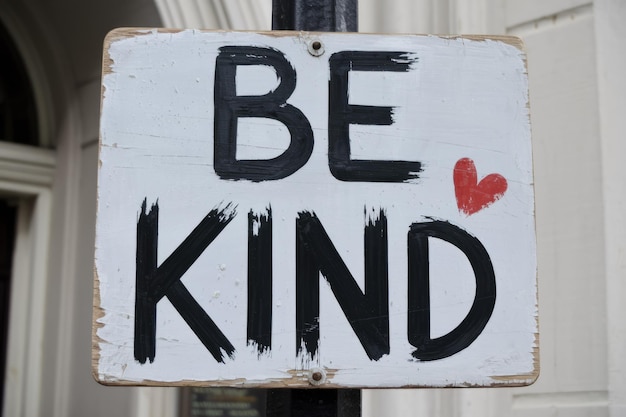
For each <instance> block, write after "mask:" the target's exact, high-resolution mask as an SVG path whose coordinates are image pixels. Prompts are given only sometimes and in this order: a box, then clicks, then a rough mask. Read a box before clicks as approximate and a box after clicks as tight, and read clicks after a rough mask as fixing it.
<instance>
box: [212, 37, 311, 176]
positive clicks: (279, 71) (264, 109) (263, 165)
mask: <svg viewBox="0 0 626 417" xmlns="http://www.w3.org/2000/svg"><path fill="white" fill-rule="evenodd" d="M240 65H267V66H270V67H272V68H274V70H275V71H276V75H277V76H278V79H279V80H280V84H279V85H278V87H276V89H275V90H274V91H271V92H269V93H267V94H264V95H260V96H238V95H237V91H236V82H235V75H236V72H237V67H238V66H240ZM295 88H296V71H295V69H294V68H293V67H292V66H291V64H290V63H289V61H287V59H286V58H285V56H284V55H283V54H282V53H281V52H279V51H277V50H275V49H270V48H258V47H252V46H224V47H222V48H220V53H219V55H218V56H217V59H216V61H215V86H214V103H215V126H214V134H215V138H214V143H215V145H214V162H213V163H214V168H215V172H216V173H217V175H219V177H220V178H222V179H231V180H242V179H246V180H250V181H267V180H278V179H281V178H285V177H288V176H289V175H291V174H293V173H294V172H296V171H297V170H298V169H300V168H301V167H302V166H304V164H306V162H307V161H308V160H309V158H310V156H311V153H312V152H313V130H312V129H311V125H310V124H309V121H308V120H307V118H306V117H305V116H304V114H303V113H302V112H301V111H300V110H299V109H298V108H296V107H294V106H292V105H291V104H287V99H288V98H289V96H290V95H291V93H293V91H294V89H295ZM242 117H262V118H269V119H274V120H278V121H280V122H281V123H283V124H284V125H285V126H286V127H287V129H288V130H289V134H290V135H291V142H290V144H289V147H288V148H287V149H286V150H285V151H284V152H283V153H282V154H281V155H279V156H277V157H275V158H272V159H266V160H262V159H259V160H256V159H251V160H238V159H237V158H236V153H237V122H238V119H239V118H242Z"/></svg>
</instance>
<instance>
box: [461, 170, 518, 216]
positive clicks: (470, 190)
mask: <svg viewBox="0 0 626 417" xmlns="http://www.w3.org/2000/svg"><path fill="white" fill-rule="evenodd" d="M453 177H454V192H455V194H456V204H457V206H458V207H459V210H460V211H462V212H463V213H465V214H467V215H468V216H470V215H472V214H474V213H476V212H477V211H480V210H482V209H484V208H485V207H487V206H489V205H490V204H492V203H494V202H495V201H497V200H498V199H499V198H500V197H502V196H503V195H504V193H505V191H506V188H507V182H506V179H505V178H504V177H503V176H502V175H500V174H489V175H487V176H486V177H485V178H483V179H482V180H481V181H480V182H478V175H477V174H476V166H475V165H474V161H472V160H471V159H470V158H461V159H459V160H458V161H457V163H456V165H454V174H453Z"/></svg>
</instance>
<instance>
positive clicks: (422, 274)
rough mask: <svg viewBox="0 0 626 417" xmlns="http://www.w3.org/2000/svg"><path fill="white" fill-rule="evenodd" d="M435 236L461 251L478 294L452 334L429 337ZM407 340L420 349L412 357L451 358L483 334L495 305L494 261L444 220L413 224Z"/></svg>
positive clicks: (473, 238) (467, 235)
mask: <svg viewBox="0 0 626 417" xmlns="http://www.w3.org/2000/svg"><path fill="white" fill-rule="evenodd" d="M429 237H434V238H437V239H442V240H444V241H446V242H449V243H451V244H452V245H454V246H456V247H457V248H458V249H460V250H461V251H462V252H463V253H464V254H465V256H467V259H468V260H469V262H470V265H471V266H472V269H473V271H474V276H475V278H476V294H475V296H474V302H473V304H472V307H471V308H470V311H469V313H468V314H467V316H465V318H464V319H463V321H461V323H460V324H459V325H458V326H457V327H456V328H455V329H454V330H452V331H451V332H449V333H447V334H445V335H443V336H441V337H438V338H435V339H431V337H430V292H429V291H430V290H429V285H430V277H429V257H428V256H429V254H428V238H429ZM408 258H409V273H408V281H409V282H408V296H409V300H408V302H409V317H408V339H409V343H411V345H412V346H414V347H416V348H417V349H416V350H415V351H414V352H413V356H414V357H415V358H417V359H420V360H423V361H432V360H436V359H443V358H446V357H448V356H452V355H454V354H455V353H458V352H460V351H461V350H463V349H465V348H466V347H468V346H469V345H470V344H472V342H474V340H476V338H477V337H478V335H480V333H481V332H482V331H483V329H484V328H485V326H486V325H487V322H488V321H489V318H490V317H491V314H492V313H493V309H494V306H495V303H496V278H495V273H494V270H493V265H492V263H491V259H490V257H489V254H488V253H487V250H486V249H485V247H484V246H483V245H482V243H480V241H479V240H478V239H477V238H476V237H474V236H472V235H470V234H469V233H467V232H466V231H464V230H463V229H461V228H459V227H457V226H454V225H452V224H450V223H448V222H444V221H430V222H424V223H413V224H412V225H411V226H410V228H409V233H408Z"/></svg>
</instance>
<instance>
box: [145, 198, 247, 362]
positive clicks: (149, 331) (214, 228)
mask: <svg viewBox="0 0 626 417" xmlns="http://www.w3.org/2000/svg"><path fill="white" fill-rule="evenodd" d="M229 210H230V207H229V206H227V207H226V208H224V209H222V210H218V209H213V210H211V211H210V212H209V214H207V215H206V217H204V219H202V221H201V222H200V224H198V226H196V227H195V229H193V231H192V232H191V233H190V234H189V236H187V237H186V238H185V240H183V242H182V243H181V244H180V245H179V246H178V247H177V248H176V249H175V250H174V251H173V252H172V253H171V254H170V256H169V257H168V258H167V259H166V260H165V261H163V263H162V264H161V266H159V267H158V268H157V253H158V230H159V229H158V223H159V206H158V204H156V203H155V204H153V205H152V207H151V208H150V211H149V212H147V213H146V200H144V201H143V204H142V206H141V214H140V215H139V220H138V221H137V258H136V262H137V269H136V290H135V341H134V354H135V359H136V360H137V361H139V362H140V363H146V360H150V362H153V361H154V357H155V351H156V305H157V303H158V302H159V301H160V300H161V299H162V298H163V297H167V298H168V299H169V301H170V302H171V303H172V305H173V306H174V308H176V310H177V311H178V312H179V314H180V315H181V316H182V318H183V319H184V320H185V322H186V323H187V324H188V325H189V327H190V328H191V329H192V330H193V332H194V333H195V334H196V336H198V338H199V339H200V341H201V342H202V343H203V344H204V346H205V347H206V348H207V349H208V350H209V352H210V353H211V354H212V355H213V357H214V358H215V360H217V361H218V362H224V356H223V353H222V350H223V351H224V352H226V354H227V355H228V356H230V357H232V355H233V354H234V352H235V348H234V347H233V345H232V344H231V343H230V341H228V339H227V338H226V336H225V335H224V334H223V333H222V332H221V330H220V329H219V328H218V327H217V325H216V324H215V322H213V320H212V319H211V318H210V317H209V316H208V314H206V312H205V311H204V310H203V309H202V307H201V306H200V304H198V302H197V301H196V300H195V299H194V298H193V297H192V296H191V294H190V293H189V291H188V290H187V288H186V287H185V286H184V285H183V283H182V282H181V281H180V279H181V278H182V276H183V274H185V272H187V270H188V269H189V268H190V267H191V265H192V264H193V263H194V262H195V261H196V259H198V257H199V256H200V255H201V254H202V252H204V250H205V249H206V248H207V247H208V246H209V245H210V244H211V242H213V240H214V239H215V238H216V237H217V236H218V235H219V234H220V232H221V231H222V230H224V228H225V227H226V225H228V223H230V221H231V220H232V219H233V218H234V217H235V212H234V211H230V212H229Z"/></svg>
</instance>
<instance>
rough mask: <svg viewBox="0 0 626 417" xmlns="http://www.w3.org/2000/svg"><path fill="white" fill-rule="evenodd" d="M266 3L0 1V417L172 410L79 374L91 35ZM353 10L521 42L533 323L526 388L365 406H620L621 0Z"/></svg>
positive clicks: (623, 253) (625, 241)
mask: <svg viewBox="0 0 626 417" xmlns="http://www.w3.org/2000/svg"><path fill="white" fill-rule="evenodd" d="M270 15H271V1H270V0H109V1H98V0H52V1H51V0H0V54H1V58H0V280H1V282H0V303H1V305H0V319H1V321H2V322H1V323H0V332H4V335H2V338H1V339H0V340H1V341H2V342H3V343H4V346H3V347H2V349H0V353H1V354H2V355H3V358H2V359H3V362H2V364H3V365H4V366H5V368H6V369H5V371H4V384H3V393H4V396H3V404H2V409H3V415H5V416H52V417H65V416H92V417H97V416H116V417H125V416H133V417H135V416H136V417H148V416H150V417H159V416H163V417H165V416H177V415H178V414H179V411H178V410H179V409H178V396H179V392H180V391H179V390H177V389H174V388H111V387H102V386H99V385H98V384H97V383H96V382H94V381H93V379H92V377H91V317H92V316H91V305H92V282H93V273H92V270H93V241H94V222H95V202H96V201H95V198H96V170H97V164H98V156H97V153H98V118H99V104H100V71H101V56H102V42H103V38H104V36H105V34H106V33H107V32H108V31H109V30H110V29H112V28H115V27H123V26H148V27H160V26H165V27H180V28H183V27H192V28H206V29H269V28H270V21H271V19H270ZM359 15H360V17H359V29H360V31H361V32H380V33H398V32H408V33H440V34H461V33H465V34H470V33H477V34H511V35H517V36H520V37H522V38H523V40H524V41H525V42H526V46H527V50H528V70H529V77H530V97H531V99H530V107H531V119H532V126H533V146H534V164H535V183H536V216H537V239H538V265H539V267H538V268H539V274H538V275H539V296H540V304H539V311H540V326H541V327H540V329H541V342H540V345H541V376H540V378H539V381H538V382H537V383H536V384H535V385H533V386H531V387H528V388H515V389H454V390H384V391H364V392H363V415H364V416H371V417H377V416H385V417H391V416H442V417H445V416H459V417H461V416H463V417H470V416H472V417H473V416H476V417H478V416H480V417H490V416H493V417H503V416H518V417H527V416H528V417H543V416H546V417H547V416H568V417H579V416H580V417H582V416H593V417H600V416H626V320H625V316H626V303H625V302H624V301H623V300H624V299H626V173H625V172H624V171H623V167H624V166H626V163H625V162H624V159H626V45H625V44H624V43H625V42H626V24H625V22H626V1H624V0H385V1H381V0H360V2H359ZM512 238H514V237H512Z"/></svg>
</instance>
